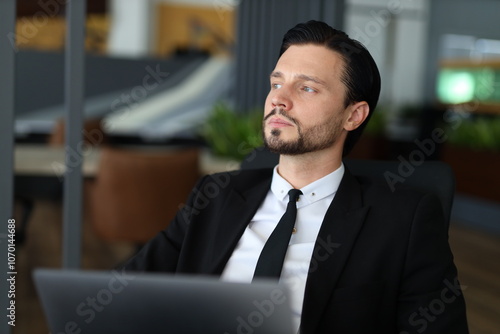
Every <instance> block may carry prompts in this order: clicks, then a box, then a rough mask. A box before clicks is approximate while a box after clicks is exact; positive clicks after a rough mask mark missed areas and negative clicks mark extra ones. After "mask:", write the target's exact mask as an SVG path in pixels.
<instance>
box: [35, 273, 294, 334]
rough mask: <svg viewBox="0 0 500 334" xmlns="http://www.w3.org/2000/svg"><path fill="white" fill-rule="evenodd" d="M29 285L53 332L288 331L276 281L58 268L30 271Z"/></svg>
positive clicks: (285, 302)
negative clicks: (31, 278)
mask: <svg viewBox="0 0 500 334" xmlns="http://www.w3.org/2000/svg"><path fill="white" fill-rule="evenodd" d="M34 279H35V285H36V288H37V292H38V295H39V297H40V299H41V302H42V306H43V309H44V311H45V315H46V318H47V321H48V323H49V327H50V330H51V333H52V334H60V333H65V334H66V333H71V334H77V333H82V334H85V333H92V334H112V333H120V334H128V333H130V334H132V333H133V334H138V333H148V334H155V333H174V334H182V333H186V334H196V333H203V334H210V333H217V334H233V333H237V334H240V333H245V334H264V333H266V334H271V333H272V334H281V333H283V334H285V333H286V334H289V333H291V314H290V308H289V295H288V292H287V290H286V289H285V288H284V287H283V286H282V285H279V284H278V283H277V282H271V281H266V280H262V281H259V282H254V283H252V284H245V283H230V282H223V281H220V280H219V279H217V278H214V277H205V276H179V275H165V274H143V273H130V272H127V273H125V272H121V271H120V272H119V271H110V272H103V271H79V270H61V269H36V270H35V271H34Z"/></svg>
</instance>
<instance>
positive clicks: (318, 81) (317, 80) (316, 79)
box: [295, 74, 326, 86]
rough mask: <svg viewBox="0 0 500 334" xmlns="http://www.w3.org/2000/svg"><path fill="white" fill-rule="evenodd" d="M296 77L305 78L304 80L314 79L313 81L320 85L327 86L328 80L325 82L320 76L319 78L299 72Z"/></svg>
mask: <svg viewBox="0 0 500 334" xmlns="http://www.w3.org/2000/svg"><path fill="white" fill-rule="evenodd" d="M295 77H297V78H299V79H301V80H304V81H312V82H315V83H317V84H319V85H323V86H326V82H324V81H323V80H321V79H320V78H317V77H313V76H310V75H306V74H298V75H296V76H295Z"/></svg>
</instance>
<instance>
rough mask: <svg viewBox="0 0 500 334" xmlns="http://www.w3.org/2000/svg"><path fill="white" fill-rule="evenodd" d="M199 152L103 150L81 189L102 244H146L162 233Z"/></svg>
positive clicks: (194, 173) (193, 177) (194, 171)
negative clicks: (88, 178)
mask: <svg viewBox="0 0 500 334" xmlns="http://www.w3.org/2000/svg"><path fill="white" fill-rule="evenodd" d="M198 153H199V152H198V150H197V149H194V148H180V149H168V150H160V149H144V148H143V149H131V148H127V149H121V148H112V147H103V148H102V150H101V157H100V161H99V166H98V170H97V175H96V178H95V179H94V180H89V182H87V183H86V201H87V205H86V208H87V216H88V219H89V220H90V222H91V226H92V228H93V230H94V232H95V234H96V235H97V236H98V237H100V238H101V239H103V240H107V241H128V242H133V243H137V244H142V243H145V242H146V241H147V240H149V239H150V238H151V237H153V236H154V235H155V234H156V233H158V232H159V231H160V230H162V229H164V228H165V227H166V226H167V225H168V223H169V222H170V220H171V219H172V218H173V217H174V215H175V213H176V212H177V210H178V209H179V207H180V206H181V205H182V203H183V202H184V201H185V200H186V199H187V196H188V195H189V193H190V191H191V189H192V188H193V186H194V185H195V183H196V181H197V179H198V177H199V172H198V155H199V154H198Z"/></svg>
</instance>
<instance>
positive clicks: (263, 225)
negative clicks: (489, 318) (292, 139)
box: [222, 164, 344, 332]
mask: <svg viewBox="0 0 500 334" xmlns="http://www.w3.org/2000/svg"><path fill="white" fill-rule="evenodd" d="M343 175H344V165H343V164H342V165H341V166H340V167H339V168H338V169H337V170H335V171H334V172H332V173H330V174H328V175H326V176H324V177H322V178H321V179H319V180H316V181H314V182H313V183H310V184H308V185H307V186H305V187H303V188H302V189H300V190H301V191H302V195H301V196H300V197H299V201H298V202H297V218H296V223H295V228H296V232H295V233H293V234H292V236H291V238H290V244H289V246H288V250H287V253H286V256H285V262H284V264H283V270H282V272H281V278H280V280H281V282H284V283H285V284H286V286H287V287H288V289H289V291H290V294H291V295H290V298H291V300H290V306H291V309H292V315H293V325H294V326H295V332H296V331H297V330H298V328H299V325H300V316H301V314H302V303H303V300H304V291H305V286H306V280H307V272H308V270H309V263H310V261H311V256H312V252H313V247H314V244H315V241H316V239H317V236H318V233H319V229H320V227H321V224H322V222H323V218H324V217H325V214H326V211H327V210H328V207H329V206H330V204H331V203H332V200H333V197H334V196H335V194H336V192H337V189H338V187H339V184H340V181H341V180H342V177H343ZM292 188H293V187H292V186H291V185H290V184H289V183H288V182H287V181H286V180H285V179H284V178H282V177H281V176H280V175H279V173H278V166H276V167H275V168H274V173H273V179H272V183H271V188H270V189H269V192H268V193H267V196H266V198H265V199H264V202H263V203H262V205H261V206H260V207H259V209H258V210H257V212H256V213H255V216H254V217H253V219H252V220H251V221H250V223H249V224H248V226H247V227H246V229H245V231H244V232H243V235H242V236H241V238H240V240H239V242H238V244H237V246H236V248H235V250H234V252H233V254H232V256H231V258H230V259H229V261H228V263H227V264H226V267H225V268H224V271H223V273H222V279H223V280H226V281H232V282H251V281H252V278H253V273H254V270H255V266H256V265H257V260H258V258H259V255H260V253H261V251H262V248H263V247H264V244H265V243H266V241H267V239H268V238H269V236H270V235H271V233H272V231H273V230H274V228H275V227H276V225H277V224H278V222H279V220H280V219H281V216H282V215H283V214H284V213H285V211H286V206H287V204H288V191H289V190H290V189H292Z"/></svg>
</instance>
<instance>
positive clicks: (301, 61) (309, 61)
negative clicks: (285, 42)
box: [271, 44, 344, 83]
mask: <svg viewBox="0 0 500 334" xmlns="http://www.w3.org/2000/svg"><path fill="white" fill-rule="evenodd" d="M343 67H344V60H343V59H342V57H341V55H339V54H338V53H337V52H335V51H332V50H330V49H328V48H327V47H325V46H322V45H314V44H305V45H292V46H290V47H289V48H288V49H287V50H286V51H285V52H284V53H283V54H282V55H281V57H280V58H279V59H278V62H277V63H276V67H275V69H274V70H273V72H271V78H272V77H276V78H277V77H283V76H293V77H295V78H298V79H303V80H310V81H317V82H319V83H325V82H326V81H328V80H330V79H332V78H338V76H339V75H340V74H341V73H342V70H343Z"/></svg>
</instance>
